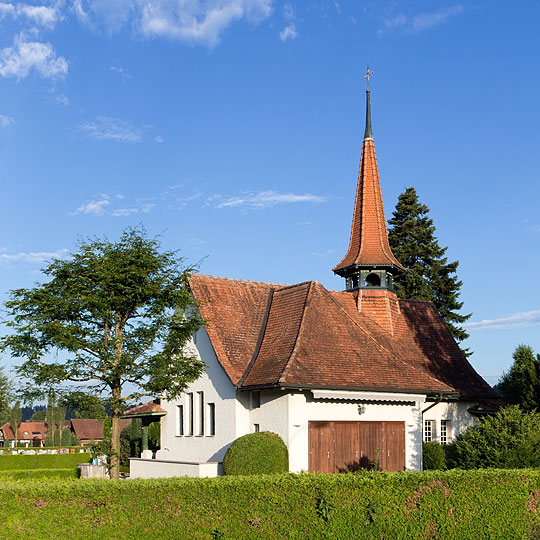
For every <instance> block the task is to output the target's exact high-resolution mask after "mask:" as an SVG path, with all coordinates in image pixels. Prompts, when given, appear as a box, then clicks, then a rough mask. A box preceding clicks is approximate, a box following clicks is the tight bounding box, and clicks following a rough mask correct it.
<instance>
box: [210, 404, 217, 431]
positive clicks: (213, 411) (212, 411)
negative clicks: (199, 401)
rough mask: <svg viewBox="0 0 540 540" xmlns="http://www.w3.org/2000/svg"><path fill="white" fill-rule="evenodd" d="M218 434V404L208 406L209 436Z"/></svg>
mask: <svg viewBox="0 0 540 540" xmlns="http://www.w3.org/2000/svg"><path fill="white" fill-rule="evenodd" d="M215 434H216V404H215V403H209V404H208V435H215Z"/></svg>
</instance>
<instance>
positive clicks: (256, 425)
mask: <svg viewBox="0 0 540 540" xmlns="http://www.w3.org/2000/svg"><path fill="white" fill-rule="evenodd" d="M253 431H254V432H255V433H259V431H261V427H260V426H259V424H253Z"/></svg>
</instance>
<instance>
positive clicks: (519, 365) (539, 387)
mask: <svg viewBox="0 0 540 540" xmlns="http://www.w3.org/2000/svg"><path fill="white" fill-rule="evenodd" d="M512 358H513V359H514V362H513V364H512V366H511V367H510V370H509V371H508V372H506V373H503V376H502V377H501V380H500V381H499V383H498V384H497V387H496V388H497V390H498V391H499V392H500V393H501V395H502V397H503V399H504V401H506V402H507V403H509V404H511V405H519V406H520V407H523V408H524V409H528V410H532V409H536V408H538V406H539V405H540V354H536V355H535V354H534V351H533V349H532V347H530V346H529V345H523V344H521V345H518V346H517V347H516V350H515V351H514V353H513V354H512Z"/></svg>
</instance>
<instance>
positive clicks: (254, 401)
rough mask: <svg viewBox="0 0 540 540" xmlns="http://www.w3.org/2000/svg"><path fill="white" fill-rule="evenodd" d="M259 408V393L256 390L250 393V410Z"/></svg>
mask: <svg viewBox="0 0 540 540" xmlns="http://www.w3.org/2000/svg"><path fill="white" fill-rule="evenodd" d="M260 406H261V393H260V392H259V391H258V390H257V391H256V392H251V408H252V409H258V408H259V407H260Z"/></svg>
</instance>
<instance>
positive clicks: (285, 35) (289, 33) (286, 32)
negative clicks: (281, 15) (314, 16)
mask: <svg viewBox="0 0 540 540" xmlns="http://www.w3.org/2000/svg"><path fill="white" fill-rule="evenodd" d="M297 35H298V34H297V33H296V26H295V24H294V23H291V24H289V25H288V26H286V27H285V28H284V29H283V30H282V31H281V32H280V33H279V39H281V41H287V40H288V39H294V38H295V37H296V36H297Z"/></svg>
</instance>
